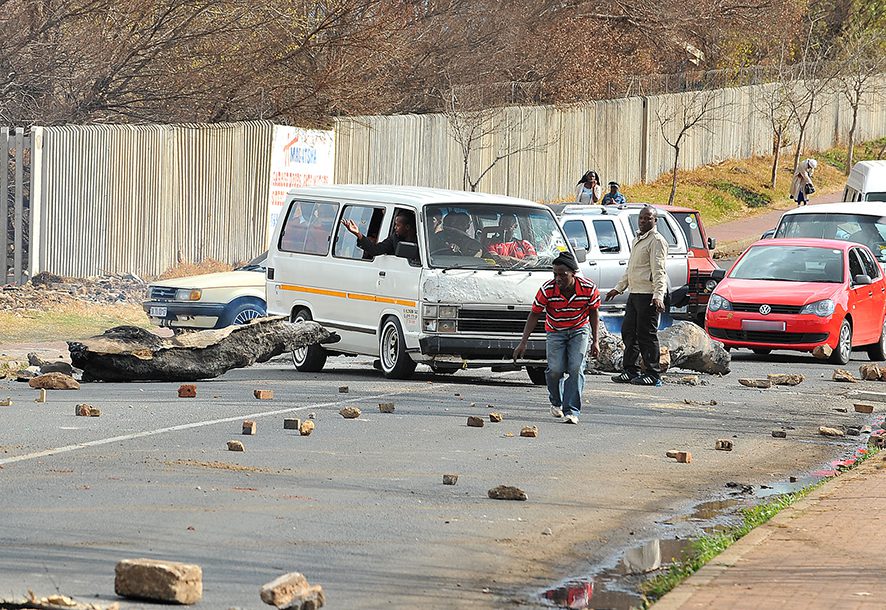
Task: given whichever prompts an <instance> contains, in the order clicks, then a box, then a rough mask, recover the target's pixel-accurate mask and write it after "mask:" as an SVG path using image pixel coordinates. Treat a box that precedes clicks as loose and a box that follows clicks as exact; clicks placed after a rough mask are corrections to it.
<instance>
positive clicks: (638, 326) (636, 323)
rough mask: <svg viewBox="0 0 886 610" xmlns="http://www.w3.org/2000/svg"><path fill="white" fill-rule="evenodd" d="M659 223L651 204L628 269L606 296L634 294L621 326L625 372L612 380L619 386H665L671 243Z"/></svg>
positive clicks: (641, 222)
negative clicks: (661, 340)
mask: <svg viewBox="0 0 886 610" xmlns="http://www.w3.org/2000/svg"><path fill="white" fill-rule="evenodd" d="M657 221H658V209H657V208H655V207H653V206H651V205H647V206H646V207H644V208H643V210H642V211H641V212H640V218H639V220H638V222H637V226H638V227H639V231H637V237H636V238H635V239H634V245H633V246H632V248H631V258H630V259H628V268H627V270H626V271H625V274H624V276H622V278H621V280H619V282H618V284H616V285H615V288H613V289H612V290H610V291H609V292H608V293H607V294H606V300H607V301H611V300H612V299H614V298H615V297H616V296H618V295H619V294H621V293H623V292H624V291H625V290H629V291H630V294H629V295H628V304H627V308H626V309H625V317H624V322H623V323H622V326H621V338H622V340H623V341H624V344H625V351H624V358H623V361H622V367H623V369H624V372H622V373H621V374H619V375H616V376H615V377H613V378H612V381H615V382H616V383H633V384H635V385H648V386H656V387H657V386H660V385H661V366H660V357H661V350H660V349H659V345H658V314H660V313H661V312H663V311H664V308H665V306H664V300H665V293H666V292H667V287H668V276H667V270H666V269H665V262H666V259H667V254H668V244H667V242H666V241H665V238H664V237H662V236H661V235H660V234H659V232H658V230H656V228H655V225H656V222H657ZM641 354H642V355H643V360H644V361H645V362H646V373H645V374H643V375H641V374H640V355H641Z"/></svg>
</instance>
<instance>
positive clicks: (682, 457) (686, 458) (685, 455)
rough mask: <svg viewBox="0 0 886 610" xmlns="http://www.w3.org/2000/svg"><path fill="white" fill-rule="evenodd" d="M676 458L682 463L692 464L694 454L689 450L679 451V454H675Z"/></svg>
mask: <svg viewBox="0 0 886 610" xmlns="http://www.w3.org/2000/svg"><path fill="white" fill-rule="evenodd" d="M674 459H675V460H677V462H679V463H680V464H691V463H692V454H691V453H689V452H688V451H678V452H677V455H675V456H674Z"/></svg>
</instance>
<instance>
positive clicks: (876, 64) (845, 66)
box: [835, 28, 886, 175]
mask: <svg viewBox="0 0 886 610" xmlns="http://www.w3.org/2000/svg"><path fill="white" fill-rule="evenodd" d="M839 63H840V65H841V66H842V69H841V70H840V71H839V72H838V74H837V76H836V78H835V83H836V88H837V90H838V91H839V92H840V93H841V94H842V95H843V97H844V98H845V99H846V101H847V102H848V103H849V107H850V108H851V109H852V120H851V122H850V124H849V151H848V153H847V156H846V169H845V172H846V174H847V175H848V174H849V170H850V168H851V167H852V164H853V161H854V157H855V131H856V127H857V126H858V112H859V110H861V109H862V108H865V107H869V106H873V105H875V104H877V103H881V102H882V98H883V96H884V93H886V78H884V75H883V73H884V72H886V42H884V39H883V32H882V31H880V30H877V29H875V28H865V29H859V30H857V31H851V32H847V33H846V34H844V36H843V38H842V44H841V48H840V61H839Z"/></svg>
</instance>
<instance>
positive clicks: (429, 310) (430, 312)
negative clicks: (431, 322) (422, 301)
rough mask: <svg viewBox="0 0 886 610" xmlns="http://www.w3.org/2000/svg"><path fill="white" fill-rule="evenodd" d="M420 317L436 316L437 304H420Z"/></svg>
mask: <svg viewBox="0 0 886 610" xmlns="http://www.w3.org/2000/svg"><path fill="white" fill-rule="evenodd" d="M421 317H422V318H436V317H437V306H436V305H422V308H421Z"/></svg>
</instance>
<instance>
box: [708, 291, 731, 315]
mask: <svg viewBox="0 0 886 610" xmlns="http://www.w3.org/2000/svg"><path fill="white" fill-rule="evenodd" d="M721 309H722V310H724V311H732V303H730V302H729V301H727V300H726V299H724V298H723V297H721V296H720V295H719V294H712V295H711V300H710V301H708V310H709V311H720V310H721Z"/></svg>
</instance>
